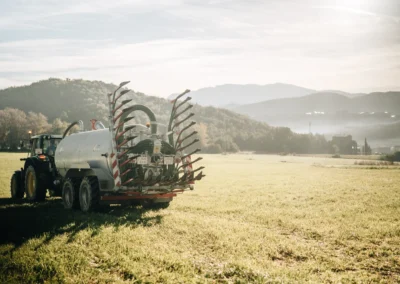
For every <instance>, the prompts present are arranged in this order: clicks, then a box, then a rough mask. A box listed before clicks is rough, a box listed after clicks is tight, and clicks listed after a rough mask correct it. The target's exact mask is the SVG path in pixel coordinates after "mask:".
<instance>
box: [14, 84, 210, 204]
mask: <svg viewBox="0 0 400 284" xmlns="http://www.w3.org/2000/svg"><path fill="white" fill-rule="evenodd" d="M128 83H129V82H122V83H121V84H120V85H119V87H118V88H117V89H116V90H115V91H114V92H113V93H110V94H108V95H107V98H108V111H109V117H108V124H109V127H108V128H107V127H105V126H104V125H103V124H102V123H101V122H99V121H95V120H92V130H90V131H84V127H83V122H82V121H77V122H74V123H72V124H71V125H70V126H69V127H68V128H67V129H66V131H65V132H64V134H63V135H62V136H61V135H52V134H42V135H37V136H34V137H32V138H31V140H30V143H31V152H30V155H29V157H28V158H24V159H21V160H24V161H25V164H24V167H23V168H21V169H20V170H18V171H15V173H14V174H13V176H12V178H11V196H12V198H14V199H21V198H23V197H24V195H25V194H26V198H27V199H28V200H31V201H43V200H45V197H46V192H47V189H48V190H49V193H50V195H53V196H62V200H63V204H64V207H65V208H67V209H73V208H80V209H81V210H82V211H84V212H87V211H91V210H94V209H96V208H97V207H98V205H99V204H100V203H102V202H107V203H122V202H126V201H132V202H137V203H139V202H140V203H141V204H142V205H143V206H146V207H158V208H165V207H167V206H168V205H169V202H170V201H171V200H172V198H173V197H175V196H176V195H177V193H181V192H183V191H185V190H192V189H193V185H194V182H195V181H196V180H201V179H202V178H203V177H204V175H203V172H202V170H203V169H204V167H199V168H196V169H194V167H193V165H194V164H195V163H196V162H198V161H200V160H201V159H202V158H201V157H198V158H196V159H193V160H192V158H191V157H192V155H194V154H196V153H198V152H199V151H200V149H195V148H194V145H195V144H196V143H197V142H198V141H199V140H198V139H197V138H195V137H196V136H197V132H196V131H192V130H191V128H192V127H193V126H194V125H195V124H196V123H195V122H193V121H191V122H189V120H190V118H192V117H193V116H194V114H193V113H189V110H190V109H191V108H192V107H193V105H191V104H189V103H188V102H189V101H190V99H191V98H190V97H187V98H186V99H183V97H184V96H185V95H186V94H187V93H188V92H189V90H186V91H185V92H183V93H182V94H180V95H179V96H177V98H176V99H175V100H173V101H172V111H171V115H170V119H169V122H168V125H166V126H165V125H164V127H161V126H162V125H161V124H159V123H158V122H157V119H156V116H155V114H154V113H153V112H152V111H151V110H150V109H149V108H148V107H146V106H144V105H132V104H131V102H132V99H124V100H123V97H124V96H126V94H128V93H129V92H130V90H127V89H122V87H123V86H125V85H126V84H128ZM134 112H143V113H144V114H145V115H146V116H147V117H148V120H149V122H148V123H147V124H146V125H141V124H133V123H132V122H133V119H134V116H131V114H133V113H134ZM76 125H78V126H79V131H78V132H77V133H71V134H70V132H71V129H72V128H73V127H74V126H76ZM161 128H163V131H162V130H161ZM192 129H193V128H192ZM189 149H191V150H190V151H189Z"/></svg>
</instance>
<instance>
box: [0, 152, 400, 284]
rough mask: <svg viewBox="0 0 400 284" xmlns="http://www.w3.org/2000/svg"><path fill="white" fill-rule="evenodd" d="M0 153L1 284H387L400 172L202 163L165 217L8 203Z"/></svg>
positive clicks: (243, 159)
mask: <svg viewBox="0 0 400 284" xmlns="http://www.w3.org/2000/svg"><path fill="white" fill-rule="evenodd" d="M20 156H21V154H0V161H1V162H0V230H1V233H0V283H43V282H49V283H50V282H51V283H53V282H61V283H63V282H65V283H251V282H254V283H304V282H308V283H322V282H324V283H353V282H354V283H370V282H382V283H398V282H400V169H399V167H398V166H389V167H385V166H383V167H380V166H355V165H354V160H351V159H331V158H321V157H317V158H313V157H292V156H261V155H260V156H255V155H225V156H223V155H205V156H204V163H203V164H204V165H205V166H206V174H207V177H206V178H205V179H204V180H203V181H201V182H200V183H198V185H197V186H196V188H195V190H194V191H193V192H186V193H184V194H182V195H179V196H178V197H177V198H176V199H174V201H173V202H172V203H171V206H170V207H169V208H168V209H163V210H159V211H145V210H143V209H142V208H141V207H140V206H138V207H119V206H113V207H110V208H105V209H103V210H102V211H101V212H99V213H91V214H82V213H80V212H79V211H66V210H64V209H63V208H62V204H61V201H60V199H52V200H49V201H47V202H45V203H41V204H30V203H24V202H21V203H18V204H13V203H12V202H11V200H10V199H8V197H9V179H10V176H11V174H12V172H13V170H14V169H18V167H20V165H21V164H20V162H19V160H18V158H19V157H20Z"/></svg>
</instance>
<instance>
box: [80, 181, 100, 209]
mask: <svg viewBox="0 0 400 284" xmlns="http://www.w3.org/2000/svg"><path fill="white" fill-rule="evenodd" d="M99 203H100V188H99V181H98V180H97V177H85V178H84V179H83V180H82V182H81V186H80V187H79V204H80V206H81V210H82V211H83V212H89V211H94V210H96V209H97V208H98V207H99Z"/></svg>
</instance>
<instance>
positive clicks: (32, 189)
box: [25, 165, 46, 201]
mask: <svg viewBox="0 0 400 284" xmlns="http://www.w3.org/2000/svg"><path fill="white" fill-rule="evenodd" d="M25 191H26V198H27V199H28V200H30V201H44V200H45V198H46V187H45V186H44V182H43V181H42V180H41V179H40V178H39V174H38V173H37V172H36V170H35V168H34V167H33V166H32V165H31V166H29V167H28V168H27V169H26V172H25Z"/></svg>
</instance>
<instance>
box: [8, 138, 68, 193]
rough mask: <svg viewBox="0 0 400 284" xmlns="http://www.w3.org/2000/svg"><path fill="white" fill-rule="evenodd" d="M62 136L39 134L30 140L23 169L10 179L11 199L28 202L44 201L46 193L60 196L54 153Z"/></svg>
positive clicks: (23, 159)
mask: <svg viewBox="0 0 400 284" xmlns="http://www.w3.org/2000/svg"><path fill="white" fill-rule="evenodd" d="M61 139H62V135H53V134H41V135H37V136H33V137H32V138H31V139H30V152H29V153H28V157H27V158H22V159H20V160H21V161H25V164H24V167H23V168H21V170H19V171H15V172H14V174H13V175H12V177H11V197H12V198H13V199H22V198H23V197H24V194H25V193H26V198H27V199H28V200H30V201H44V200H45V198H46V192H47V190H49V193H50V195H51V196H61V187H60V185H59V183H57V179H56V177H57V169H56V166H55V163H54V153H55V151H56V147H57V145H58V143H59V142H60V141H61Z"/></svg>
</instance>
